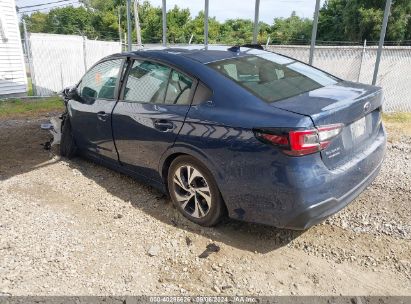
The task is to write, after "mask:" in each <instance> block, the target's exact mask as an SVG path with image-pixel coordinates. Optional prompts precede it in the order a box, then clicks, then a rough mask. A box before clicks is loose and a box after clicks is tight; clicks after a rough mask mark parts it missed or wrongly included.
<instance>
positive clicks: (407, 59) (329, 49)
mask: <svg viewBox="0 0 411 304" xmlns="http://www.w3.org/2000/svg"><path fill="white" fill-rule="evenodd" d="M268 50H270V51H273V52H276V53H279V54H284V55H287V56H290V57H293V58H296V59H298V60H301V61H303V62H308V59H309V53H310V47H309V46H290V45H287V46H284V45H270V46H268ZM376 56H377V47H375V46H372V47H367V46H364V47H359V46H317V47H316V48H315V53H314V62H313V65H314V66H316V67H318V68H320V69H322V70H324V71H327V72H329V73H331V74H333V75H335V76H337V77H340V78H342V79H344V80H349V81H354V82H362V83H366V84H371V83H372V78H373V73H374V66H375V60H376ZM410 71H411V47H410V46H389V47H384V49H383V53H382V58H381V64H380V68H379V73H378V78H377V85H378V86H381V87H383V89H384V99H385V100H384V111H387V112H392V111H397V112H409V111H411V73H410Z"/></svg>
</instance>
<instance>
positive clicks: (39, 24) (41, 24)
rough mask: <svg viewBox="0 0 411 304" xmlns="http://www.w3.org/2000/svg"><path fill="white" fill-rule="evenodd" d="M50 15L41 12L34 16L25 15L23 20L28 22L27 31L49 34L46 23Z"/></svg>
mask: <svg viewBox="0 0 411 304" xmlns="http://www.w3.org/2000/svg"><path fill="white" fill-rule="evenodd" d="M47 16H48V14H45V13H41V12H34V13H33V14H31V15H30V16H29V15H24V16H23V19H24V20H25V21H26V25H27V30H28V31H29V32H33V33H45V32H47V28H46V22H47Z"/></svg>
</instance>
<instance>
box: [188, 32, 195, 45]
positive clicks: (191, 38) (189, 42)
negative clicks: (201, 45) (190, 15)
mask: <svg viewBox="0 0 411 304" xmlns="http://www.w3.org/2000/svg"><path fill="white" fill-rule="evenodd" d="M193 37H194V34H191V36H190V40H189V41H188V44H191V41H193Z"/></svg>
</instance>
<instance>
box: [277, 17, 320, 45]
mask: <svg viewBox="0 0 411 304" xmlns="http://www.w3.org/2000/svg"><path fill="white" fill-rule="evenodd" d="M311 30H312V20H310V19H307V18H300V17H298V16H297V15H296V13H295V12H292V14H291V16H290V17H288V18H275V19H274V25H273V26H272V29H271V33H272V37H271V38H272V41H273V42H274V41H275V42H281V43H285V44H287V43H291V42H295V41H307V40H309V39H310V38H311Z"/></svg>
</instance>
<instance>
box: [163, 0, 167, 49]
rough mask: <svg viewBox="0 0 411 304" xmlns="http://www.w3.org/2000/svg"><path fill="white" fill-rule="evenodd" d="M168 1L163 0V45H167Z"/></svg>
mask: <svg viewBox="0 0 411 304" xmlns="http://www.w3.org/2000/svg"><path fill="white" fill-rule="evenodd" d="M166 6H167V3H166V0H163V8H162V9H163V46H167V7H166Z"/></svg>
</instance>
